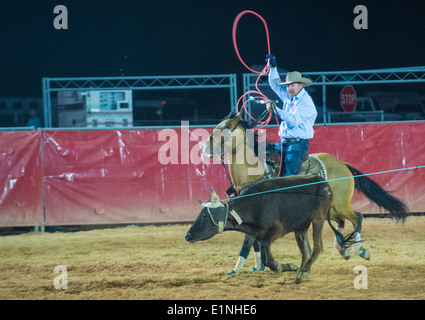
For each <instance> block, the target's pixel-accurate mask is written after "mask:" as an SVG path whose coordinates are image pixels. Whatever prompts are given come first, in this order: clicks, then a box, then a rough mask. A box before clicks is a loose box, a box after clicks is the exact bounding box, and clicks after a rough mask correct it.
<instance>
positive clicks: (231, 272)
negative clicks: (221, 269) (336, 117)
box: [227, 269, 242, 276]
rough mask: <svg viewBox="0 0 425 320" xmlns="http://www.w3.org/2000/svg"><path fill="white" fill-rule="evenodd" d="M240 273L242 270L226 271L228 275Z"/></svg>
mask: <svg viewBox="0 0 425 320" xmlns="http://www.w3.org/2000/svg"><path fill="white" fill-rule="evenodd" d="M241 273H242V271H235V270H233V269H232V270H230V271H229V272H228V273H227V275H228V276H232V275H234V274H241Z"/></svg>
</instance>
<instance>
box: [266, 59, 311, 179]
mask: <svg viewBox="0 0 425 320" xmlns="http://www.w3.org/2000/svg"><path fill="white" fill-rule="evenodd" d="M267 59H270V66H271V68H270V72H269V85H270V87H271V88H272V90H273V91H274V92H275V93H276V94H277V95H278V97H279V98H280V100H282V102H283V108H282V109H280V108H278V107H276V105H275V104H274V103H268V104H267V110H268V111H269V112H274V113H275V114H277V115H278V116H279V117H280V119H281V120H282V121H281V123H280V126H279V136H280V141H279V142H277V143H276V144H275V149H276V151H277V152H279V153H281V155H282V162H281V166H282V169H281V175H283V176H289V175H296V174H298V173H299V171H300V169H301V165H302V163H303V160H304V158H305V157H306V155H307V152H308V148H309V146H310V142H309V139H312V138H313V135H314V129H313V125H314V121H315V120H316V117H317V110H316V107H315V105H314V102H313V100H312V99H311V97H310V95H309V94H308V93H307V91H306V90H305V89H304V87H308V86H310V85H312V84H313V83H312V81H311V80H310V79H307V78H304V77H303V76H302V75H301V73H299V72H298V71H294V72H288V73H287V75H286V81H285V82H281V79H280V77H279V74H278V71H277V64H276V58H275V56H274V55H272V54H269V55H267Z"/></svg>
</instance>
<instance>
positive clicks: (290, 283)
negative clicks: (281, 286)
mask: <svg viewBox="0 0 425 320" xmlns="http://www.w3.org/2000/svg"><path fill="white" fill-rule="evenodd" d="M301 282H302V280H301V279H300V278H295V279H294V281H292V282H289V283H288V286H292V285H294V284H301Z"/></svg>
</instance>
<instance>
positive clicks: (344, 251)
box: [339, 248, 350, 260]
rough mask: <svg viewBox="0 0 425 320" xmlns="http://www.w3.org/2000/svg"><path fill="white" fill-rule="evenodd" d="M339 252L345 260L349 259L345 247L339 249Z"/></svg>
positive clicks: (348, 253) (348, 252)
mask: <svg viewBox="0 0 425 320" xmlns="http://www.w3.org/2000/svg"><path fill="white" fill-rule="evenodd" d="M339 253H340V255H341V256H342V257H343V258H344V259H345V260H348V259H350V251H348V249H347V248H345V249H342V250H341V251H339Z"/></svg>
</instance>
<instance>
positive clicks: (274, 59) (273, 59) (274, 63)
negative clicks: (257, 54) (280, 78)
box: [266, 54, 277, 68]
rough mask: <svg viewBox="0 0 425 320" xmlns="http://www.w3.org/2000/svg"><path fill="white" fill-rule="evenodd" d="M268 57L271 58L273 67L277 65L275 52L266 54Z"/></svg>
mask: <svg viewBox="0 0 425 320" xmlns="http://www.w3.org/2000/svg"><path fill="white" fill-rule="evenodd" d="M266 58H267V59H270V65H271V67H272V68H275V67H277V63H276V57H275V56H274V55H273V54H268V55H266Z"/></svg>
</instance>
